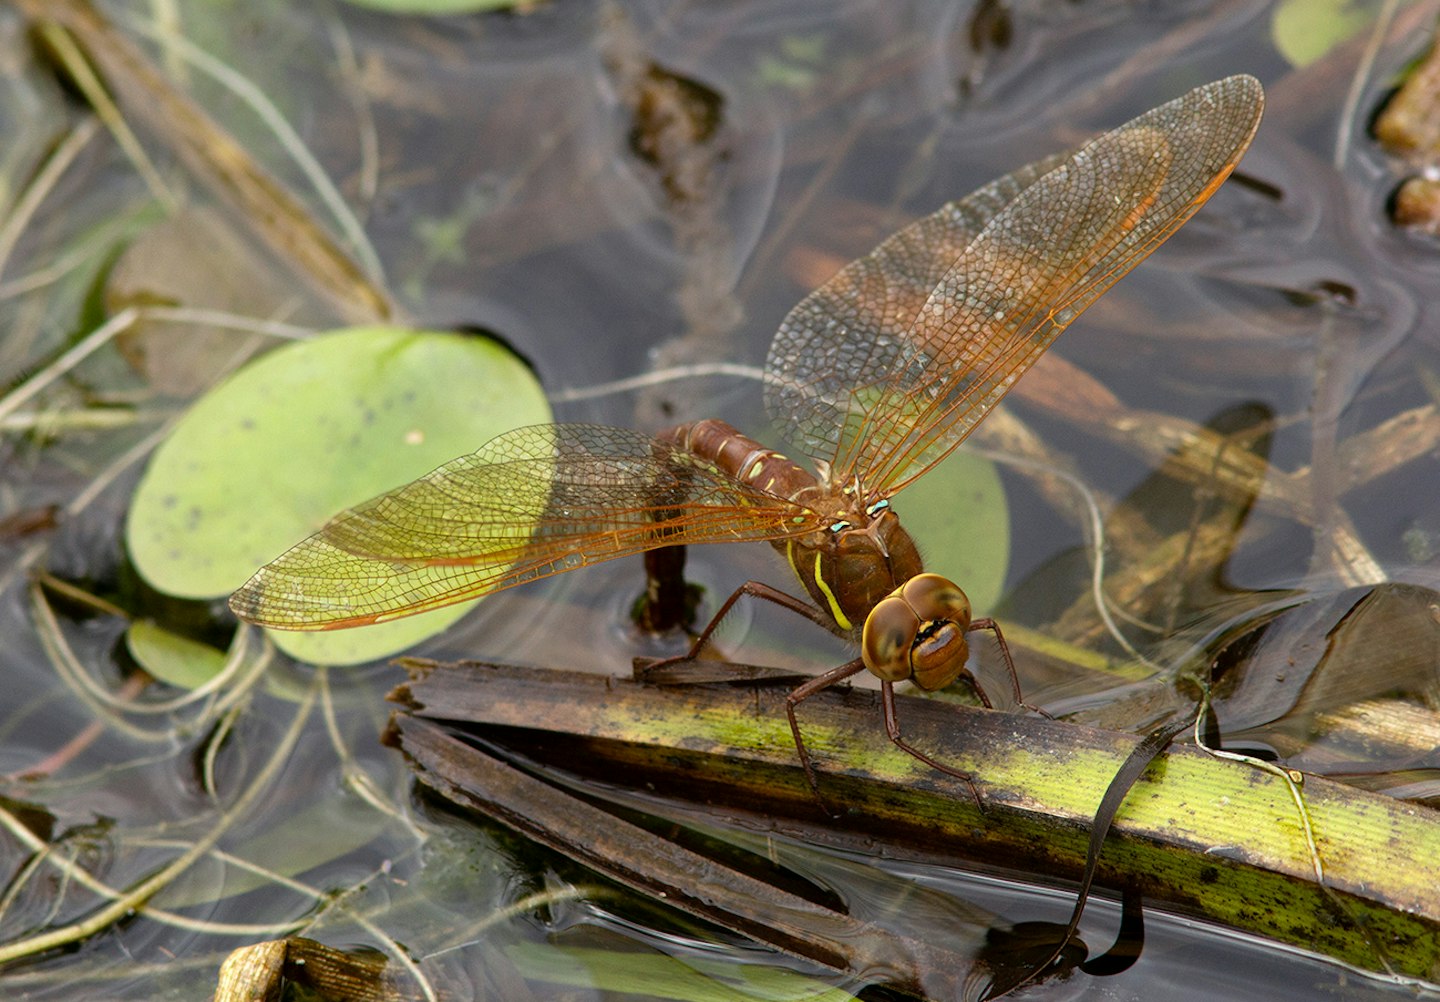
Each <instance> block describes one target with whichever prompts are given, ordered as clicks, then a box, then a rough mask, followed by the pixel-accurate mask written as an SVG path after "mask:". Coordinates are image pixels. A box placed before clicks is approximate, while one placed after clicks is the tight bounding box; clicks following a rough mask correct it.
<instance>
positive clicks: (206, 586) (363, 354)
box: [126, 327, 550, 665]
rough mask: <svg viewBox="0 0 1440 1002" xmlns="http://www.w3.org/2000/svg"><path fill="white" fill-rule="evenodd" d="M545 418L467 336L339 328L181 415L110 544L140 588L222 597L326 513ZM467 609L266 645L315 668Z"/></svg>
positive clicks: (513, 366)
mask: <svg viewBox="0 0 1440 1002" xmlns="http://www.w3.org/2000/svg"><path fill="white" fill-rule="evenodd" d="M549 419H550V409H549V406H548V405H547V404H546V402H545V397H544V394H543V393H542V392H541V389H540V387H539V385H538V383H537V382H536V381H535V378H534V376H533V375H532V374H531V372H530V370H529V369H528V368H526V367H525V365H524V364H523V363H522V362H521V361H520V360H519V359H518V358H516V357H515V356H514V355H513V354H512V353H511V352H509V351H508V350H506V349H505V348H504V347H502V346H501V345H499V344H497V343H496V342H494V341H491V340H488V339H486V338H481V337H477V336H472V335H460V334H447V333H435V332H424V331H410V330H402V329H396V328H384V327H377V328H355V329H350V330H344V331H337V332H334V333H331V334H326V335H322V336H320V337H317V338H315V339H313V340H310V341H304V342H297V343H295V344H291V345H287V346H286V347H284V348H280V349H277V350H275V351H273V352H271V353H269V354H268V355H266V356H264V357H263V358H261V359H259V360H258V361H256V362H254V363H252V364H251V365H249V366H247V367H246V368H244V369H243V370H241V371H240V372H238V373H236V374H235V375H234V376H233V377H231V378H230V379H229V380H227V381H226V382H225V383H223V384H222V385H220V386H219V387H217V388H216V389H215V390H213V391H212V392H210V393H209V394H207V395H206V396H205V397H204V398H202V399H201V400H200V401H199V402H197V403H196V404H195V406H194V407H192V408H191V410H190V411H189V413H187V414H186V415H185V417H184V418H183V419H182V420H181V421H180V423H179V424H177V425H176V427H175V430H174V432H173V433H172V434H171V436H170V438H168V439H167V440H166V441H165V443H164V444H163V445H162V446H161V447H160V448H159V449H157V450H156V452H155V455H154V457H152V459H151V461H150V466H149V468H148V469H147V470H146V472H145V476H144V477H143V478H142V480H141V481H140V485H139V487H138V488H137V489H136V493H135V498H134V501H133V503H132V505H131V509H130V518H129V521H128V523H127V525H126V543H127V545H128V546H129V549H130V555H131V557H132V559H133V560H134V562H135V566H136V568H137V569H138V570H139V572H140V574H141V575H142V576H143V577H144V578H145V580H146V581H148V582H149V583H150V584H151V585H152V586H154V587H155V588H156V589H158V590H160V591H163V592H166V593H168V594H171V595H177V596H181V597H186V598H218V597H220V596H223V595H227V594H229V593H230V592H231V591H234V590H235V589H236V588H237V587H239V586H240V585H241V584H243V583H244V582H245V580H246V579H247V578H248V577H249V576H250V575H251V574H252V573H254V571H255V570H256V568H258V567H260V566H261V565H262V564H264V563H267V562H268V561H270V560H271V559H273V558H274V557H276V556H278V555H279V554H280V553H281V552H283V551H284V550H285V549H286V548H288V547H290V546H292V545H294V544H295V543H296V542H298V541H300V540H301V539H303V538H304V537H305V536H307V535H309V534H310V533H312V532H314V531H315V530H316V529H318V528H320V526H321V525H323V524H324V523H325V521H326V520H327V519H329V518H330V517H331V516H332V515H334V514H335V513H337V512H339V511H341V510H342V509H344V508H347V507H350V506H352V505H355V504H358V503H359V502H361V501H364V500H366V499H368V498H371V497H374V496H375V495H377V494H380V493H382V492H384V491H386V490H389V489H390V488H392V487H396V486H399V485H401V484H404V483H407V482H409V481H411V480H414V479H416V478H417V477H420V476H423V475H424V474H426V473H428V472H429V471H430V470H432V469H434V468H435V467H436V466H439V465H440V464H442V463H444V462H447V461H449V460H451V459H454V458H455V457H456V456H459V455H463V454H465V453H468V452H473V451H474V450H475V449H476V448H478V447H479V446H480V445H481V444H483V443H484V442H486V441H488V440H489V439H491V438H493V437H494V436H495V435H497V434H500V433H501V432H504V431H508V430H510V429H511V428H514V427H518V426H521V425H526V424H537V423H542V422H545V421H548V420H549ZM469 608H470V605H469V604H466V605H460V606H453V607H450V608H446V609H439V610H436V611H434V612H430V613H425V614H423V615H419V616H412V617H409V618H407V619H402V620H396V621H394V622H390V623H381V624H378V625H376V626H367V627H360V628H357V629H353V630H343V631H334V632H328V633H314V634H302V633H281V632H274V633H272V636H273V637H274V639H275V642H276V644H277V646H279V647H280V648H281V649H282V650H285V651H287V652H288V653H290V654H292V655H294V656H295V657H298V658H301V659H303V660H307V661H312V662H315V663H319V664H332V665H333V664H355V663H358V662H361V661H370V660H374V659H376V658H380V657H384V656H386V655H389V654H393V653H395V652H396V651H400V650H403V649H405V648H406V647H409V646H411V645H413V644H415V643H417V642H418V641H420V640H422V639H424V638H426V637H428V636H432V635H434V634H435V633H438V632H439V631H441V630H443V629H444V628H445V627H446V626H448V625H449V624H450V623H452V622H454V621H455V620H456V619H458V618H459V617H460V616H462V615H464V613H465V612H466V611H467V610H468V609H469Z"/></svg>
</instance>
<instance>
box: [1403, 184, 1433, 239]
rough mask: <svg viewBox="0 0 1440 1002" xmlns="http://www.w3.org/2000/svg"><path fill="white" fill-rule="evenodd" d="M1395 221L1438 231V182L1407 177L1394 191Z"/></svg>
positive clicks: (1417, 227)
mask: <svg viewBox="0 0 1440 1002" xmlns="http://www.w3.org/2000/svg"><path fill="white" fill-rule="evenodd" d="M1394 218H1395V222H1397V223H1399V224H1400V225H1401V226H1410V227H1413V228H1415V229H1417V230H1423V231H1424V232H1426V233H1430V234H1437V233H1440V182H1437V181H1435V180H1434V179H1433V178H1428V177H1412V178H1408V179H1407V180H1406V181H1405V182H1404V183H1403V184H1401V185H1400V187H1399V189H1398V190H1397V191H1396V192H1395V211H1394Z"/></svg>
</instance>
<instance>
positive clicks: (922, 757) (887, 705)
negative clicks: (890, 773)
mask: <svg viewBox="0 0 1440 1002" xmlns="http://www.w3.org/2000/svg"><path fill="white" fill-rule="evenodd" d="M880 705H881V706H882V707H884V710H885V733H886V734H888V735H889V736H890V741H891V743H892V744H894V745H895V747H897V748H899V749H900V750H901V751H903V752H905V753H906V754H907V755H911V756H913V757H914V758H916V759H917V760H919V761H921V762H924V763H925V764H926V765H928V766H929V767H930V768H932V769H935V770H937V771H939V772H943V773H945V775H947V776H954V777H955V778H956V779H958V780H961V781H962V782H964V784H965V785H966V786H968V787H970V796H972V797H974V798H975V806H976V807H978V808H980V813H981V814H984V813H985V804H984V803H983V802H982V801H981V800H980V791H979V790H977V789H976V788H975V780H974V779H973V778H971V776H970V774H969V773H968V772H961V771H960V770H959V769H952V768H950V767H949V766H948V765H942V764H941V763H940V762H938V761H936V760H935V759H933V758H931V757H930V756H929V755H926V754H925V753H924V752H922V751H921V750H920V749H919V748H916V747H915V746H914V745H912V744H910V743H909V742H907V741H906V740H905V739H904V738H903V737H901V736H900V714H899V712H898V711H897V709H896V707H895V683H894V682H884V681H882V682H881V683H880Z"/></svg>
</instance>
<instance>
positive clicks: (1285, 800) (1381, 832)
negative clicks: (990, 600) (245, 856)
mask: <svg viewBox="0 0 1440 1002" xmlns="http://www.w3.org/2000/svg"><path fill="white" fill-rule="evenodd" d="M411 670H412V673H413V678H412V681H411V682H410V683H409V684H408V685H406V686H402V687H401V688H400V689H399V690H397V691H396V693H395V694H393V698H395V699H396V700H397V701H399V702H400V703H401V704H402V706H403V707H404V709H403V710H402V711H401V712H400V713H399V715H398V716H397V718H396V722H395V725H394V726H395V728H396V731H395V733H396V734H397V735H398V740H399V741H400V743H401V746H402V747H406V741H407V737H406V735H407V734H409V733H414V731H413V729H411V728H413V724H412V723H411V721H410V720H409V719H408V718H414V717H420V718H423V719H435V720H442V721H446V722H452V723H453V722H460V723H464V724H466V725H476V726H477V727H478V733H483V734H484V735H485V737H486V739H487V740H490V741H498V742H501V743H502V744H504V745H505V746H506V747H509V748H512V749H514V750H515V751H517V752H519V753H521V754H523V755H525V756H526V757H528V758H531V759H534V760H537V761H543V762H544V763H546V764H547V765H548V766H553V767H555V768H559V769H562V770H565V771H566V772H569V773H573V774H577V775H579V776H582V777H586V776H589V777H596V778H599V777H604V779H605V781H606V782H609V783H616V782H620V781H622V780H623V781H624V782H626V783H634V784H636V785H642V786H644V788H646V789H647V790H651V791H653V792H655V793H658V794H660V795H664V796H671V797H675V798H677V799H682V800H693V801H701V802H708V803H710V804H711V805H712V809H718V810H720V811H721V812H722V813H723V814H724V815H725V816H726V817H727V818H728V819H730V821H731V822H732V823H734V824H738V825H742V826H747V827H754V828H756V829H758V830H761V831H776V832H778V831H784V832H787V833H791V834H803V835H804V836H805V837H806V838H810V839H814V840H816V841H818V842H819V843H821V844H828V845H834V846H839V847H848V848H861V847H863V848H864V849H865V851H867V852H874V851H876V849H877V848H880V847H883V850H884V851H885V852H893V853H896V854H898V855H900V856H903V857H906V858H918V859H927V860H939V861H945V862H953V863H961V862H970V863H975V862H981V863H983V864H985V865H987V866H1001V867H1015V868H1019V869H1023V870H1024V871H1025V872H1029V873H1050V874H1066V873H1068V874H1072V875H1073V874H1077V873H1078V871H1079V867H1080V861H1081V859H1082V858H1083V855H1084V846H1085V842H1086V838H1087V834H1088V825H1089V822H1090V819H1091V817H1092V815H1093V812H1094V810H1095V806H1096V804H1097V803H1098V802H1099V800H1100V796H1101V793H1102V792H1103V791H1104V789H1105V788H1106V786H1107V784H1108V783H1109V781H1110V779H1111V777H1112V776H1113V775H1114V773H1115V770H1116V769H1117V768H1118V767H1119V765H1120V763H1121V761H1122V760H1123V759H1124V758H1125V757H1126V755H1127V754H1128V753H1129V751H1130V749H1131V748H1132V747H1133V746H1134V744H1135V739H1134V738H1132V737H1130V736H1128V735H1123V734H1115V733H1107V732H1100V731H1093V730H1087V729H1084V728H1078V727H1073V726H1069V725H1061V724H1057V723H1055V722H1053V721H1046V720H1044V719H1043V718H1038V717H1033V716H1019V715H1012V714H996V713H990V712H984V711H979V710H969V709H968V708H966V707H961V706H953V705H947V704H940V703H937V702H934V701H927V700H916V699H905V698H902V699H901V704H902V705H901V707H900V720H901V724H902V728H903V730H904V733H905V735H906V737H907V739H908V740H910V741H911V742H913V743H914V744H916V745H918V746H919V747H921V748H924V749H926V750H927V751H928V752H929V753H931V754H934V755H937V756H939V757H941V758H942V759H943V760H944V761H946V762H949V763H953V764H958V765H960V766H962V767H963V768H964V769H965V770H966V771H968V772H970V773H971V774H972V775H974V776H975V777H976V785H977V786H978V787H979V790H980V794H981V797H982V799H983V802H984V804H985V811H984V813H983V814H982V813H981V812H980V811H979V809H978V808H977V807H976V805H975V803H974V801H973V800H972V799H971V798H970V793H969V790H968V789H967V788H966V787H965V785H964V784H963V783H961V782H959V781H958V780H955V779H953V778H952V777H949V776H945V775H943V774H939V773H936V772H933V771H931V770H929V769H927V768H925V767H924V766H922V765H921V764H920V763H918V762H916V761H915V760H914V759H912V758H910V757H909V756H907V755H904V754H902V753H900V752H898V751H897V750H896V749H894V748H893V746H891V745H890V744H889V742H888V741H887V740H886V738H885V734H884V732H883V730H882V729H881V728H880V727H879V726H877V725H878V717H879V712H880V711H879V705H878V695H877V694H875V693H872V692H864V691H858V690H852V691H848V692H833V691H832V692H824V693H821V694H819V695H817V696H815V697H814V698H812V699H810V700H808V701H807V702H806V703H805V704H804V706H803V708H802V711H801V726H802V728H803V729H804V731H805V736H806V741H807V744H808V745H809V746H810V747H811V749H812V751H813V752H814V754H815V756H816V759H817V766H818V768H819V770H820V774H821V791H822V795H823V796H824V797H825V798H826V800H827V803H828V804H829V805H831V807H832V809H834V808H839V809H840V810H841V814H840V816H839V817H837V818H829V817H827V816H826V815H825V814H824V813H823V812H822V811H821V809H820V807H819V805H817V804H816V802H815V800H814V798H813V796H812V795H811V794H810V792H809V790H808V787H807V786H806V783H805V779H804V776H803V773H802V772H801V770H800V768H799V764H798V762H797V761H796V757H795V752H794V747H793V745H792V744H791V742H790V735H789V729H788V726H787V725H786V724H785V713H784V698H783V697H784V688H783V687H782V688H779V689H777V688H775V687H771V686H760V687H752V686H749V685H743V686H723V685H708V686H666V687H660V686H642V685H638V684H635V683H632V682H628V681H620V680H616V679H613V678H603V677H597V676H591V675H576V674H571V673H565V672H556V671H544V672H538V671H533V670H529V669H520V668H509V667H505V666H499V665H485V664H473V663H468V664H458V665H455V664H435V663H424V662H412V663H411ZM479 725H483V726H479ZM451 778H452V779H453V778H454V777H451ZM1305 798H1306V803H1307V805H1308V809H1309V812H1310V815H1311V818H1312V820H1313V824H1314V828H1315V831H1316V832H1317V837H1318V838H1319V841H1320V853H1321V855H1322V857H1323V858H1324V860H1325V862H1326V887H1325V888H1321V887H1318V886H1317V885H1316V883H1315V879H1314V873H1313V870H1312V868H1311V859H1310V856H1309V854H1308V852H1307V851H1306V850H1305V847H1304V843H1303V840H1302V839H1301V837H1300V835H1299V832H1298V829H1297V823H1296V815H1295V809H1294V805H1293V802H1292V801H1291V798H1290V794H1289V791H1288V789H1287V788H1286V787H1285V784H1284V783H1282V782H1281V781H1279V780H1278V779H1276V778H1275V777H1273V776H1270V775H1269V774H1265V773H1261V772H1259V771H1257V770H1255V769H1254V768H1252V767H1250V766H1246V765H1243V764H1239V763H1234V762H1222V761H1219V760H1216V759H1214V758H1212V757H1210V756H1208V755H1207V754H1206V753H1204V752H1202V751H1199V750H1196V749H1193V748H1178V749H1176V750H1174V751H1173V752H1171V753H1170V754H1168V755H1167V756H1165V757H1164V758H1163V759H1161V760H1160V761H1159V762H1158V763H1156V764H1155V765H1154V766H1152V768H1151V769H1150V770H1149V771H1148V772H1147V773H1146V775H1145V776H1144V777H1143V778H1142V779H1141V781H1140V783H1139V784H1138V785H1137V787H1136V790H1135V791H1134V792H1133V793H1132V794H1131V796H1130V798H1129V799H1128V800H1127V801H1126V803H1125V805H1124V807H1123V808H1122V810H1121V812H1120V814H1119V817H1118V818H1117V820H1116V823H1115V832H1116V837H1114V838H1112V840H1111V841H1110V842H1109V843H1107V845H1106V847H1105V851H1104V854H1103V855H1102V857H1101V866H1100V878H1099V883H1100V885H1101V886H1104V887H1112V888H1113V887H1125V888H1128V889H1129V890H1130V891H1131V892H1132V893H1138V894H1140V895H1141V896H1143V898H1144V899H1145V900H1146V901H1147V902H1149V903H1151V904H1155V905H1158V906H1161V907H1164V908H1167V909H1174V910H1178V911H1181V912H1183V913H1186V914H1191V915H1197V916H1203V917H1206V918H1209V919H1212V920H1215V921H1219V922H1222V923H1225V924H1227V925H1231V926H1233V927H1235V928H1242V929H1245V930H1247V931H1250V932H1253V933H1256V934H1259V935H1264V936H1268V937H1271V938H1273V939H1276V940H1279V941H1281V942H1288V943H1293V944H1297V945H1303V946H1305V947H1306V948H1307V949H1312V950H1318V951H1321V952H1324V953H1327V954H1329V955H1331V956H1334V957H1336V958H1339V959H1342V960H1344V961H1345V962H1346V963H1350V964H1354V965H1356V966H1360V967H1364V968H1368V969H1371V970H1381V969H1384V968H1385V967H1386V965H1389V966H1390V967H1392V968H1393V969H1395V970H1398V971H1403V972H1405V973H1407V974H1409V975H1412V976H1417V977H1433V976H1434V975H1435V973H1436V972H1435V970H1434V964H1435V958H1436V957H1437V956H1440V910H1437V907H1436V901H1435V898H1434V894H1433V888H1434V886H1435V884H1436V881H1437V880H1440V837H1437V830H1440V829H1437V828H1436V826H1437V824H1440V818H1437V816H1436V815H1434V814H1433V813H1431V812H1429V811H1426V810H1423V809H1419V808H1415V807H1412V806H1410V805H1406V804H1402V803H1398V802H1396V801H1393V800H1390V799H1388V798H1384V797H1378V796H1375V795H1373V794H1369V793H1364V792H1360V791H1356V790H1353V789H1350V788H1347V787H1344V786H1340V785H1338V784H1334V783H1329V782H1326V781H1324V780H1312V781H1309V782H1307V783H1306V786H1305ZM1260 901H1264V902H1266V906H1265V907H1264V908H1257V907H1256V902H1260Z"/></svg>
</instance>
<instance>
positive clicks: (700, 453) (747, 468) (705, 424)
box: [660, 418, 817, 500]
mask: <svg viewBox="0 0 1440 1002" xmlns="http://www.w3.org/2000/svg"><path fill="white" fill-rule="evenodd" d="M660 437H661V438H663V439H666V440H667V441H671V442H674V443H675V444H676V445H678V446H680V448H682V449H684V450H685V451H686V452H689V453H692V454H694V455H695V456H697V457H698V458H700V459H702V460H705V461H707V462H710V463H713V464H714V465H715V467H716V468H717V469H719V470H720V471H721V472H722V473H726V474H728V475H729V476H731V477H734V478H735V479H736V480H738V481H740V482H741V483H742V484H745V485H747V486H749V487H754V488H757V489H758V490H762V491H764V492H765V493H767V494H774V495H776V496H777V497H782V498H786V499H789V500H795V499H796V497H797V496H798V495H799V494H800V493H801V492H802V491H810V492H813V491H814V489H815V487H816V486H817V484H816V480H815V477H814V475H813V474H811V473H810V472H809V471H808V470H806V469H805V468H804V467H802V466H800V465H799V464H798V463H796V462H795V461H794V460H793V459H790V458H788V457H786V456H785V455H783V454H781V453H779V452H776V451H775V450H774V449H767V448H766V447H765V446H763V445H761V444H760V443H759V442H757V441H755V440H754V439H753V438H751V437H750V436H749V435H746V434H744V433H743V432H741V431H738V430H737V429H736V428H735V427H734V426H732V425H731V424H729V423H728V422H725V421H721V420H720V419H718V418H707V419H705V420H703V421H692V422H691V423H690V424H682V425H680V426H678V427H676V428H671V429H670V430H669V431H667V432H664V433H663V434H662V435H661V436H660Z"/></svg>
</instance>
